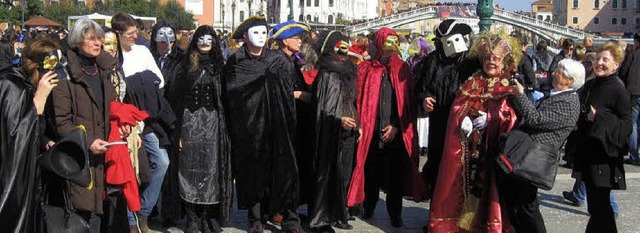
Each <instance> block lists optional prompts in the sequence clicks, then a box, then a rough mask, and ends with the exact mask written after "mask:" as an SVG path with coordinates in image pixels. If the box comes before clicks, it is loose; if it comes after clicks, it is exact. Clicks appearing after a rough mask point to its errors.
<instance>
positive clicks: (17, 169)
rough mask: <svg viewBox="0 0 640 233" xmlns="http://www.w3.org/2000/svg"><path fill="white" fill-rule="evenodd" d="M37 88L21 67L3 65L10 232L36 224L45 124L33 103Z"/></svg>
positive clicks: (1, 146) (0, 203)
mask: <svg viewBox="0 0 640 233" xmlns="http://www.w3.org/2000/svg"><path fill="white" fill-rule="evenodd" d="M10 64H11V63H7V65H10ZM3 65H5V64H3ZM34 91H35V90H34V88H33V87H32V86H31V84H30V83H29V82H28V81H27V79H26V78H24V77H23V76H22V74H20V72H19V71H18V69H17V68H13V67H11V66H5V67H3V68H0V98H1V99H2V101H1V102H0V161H2V162H0V179H1V181H0V190H2V192H1V193H0V226H2V229H3V231H6V232H33V231H34V229H32V227H34V225H35V223H36V222H35V221H34V220H35V218H34V217H33V210H34V209H35V208H36V205H37V203H36V201H35V200H36V198H35V197H36V189H35V187H36V177H37V176H36V174H37V173H36V158H37V153H38V148H39V146H38V144H39V143H38V141H39V137H40V135H41V132H40V131H39V130H38V129H40V128H41V127H40V126H39V122H40V120H39V119H38V115H37V113H36V108H35V106H34V105H33V94H34Z"/></svg>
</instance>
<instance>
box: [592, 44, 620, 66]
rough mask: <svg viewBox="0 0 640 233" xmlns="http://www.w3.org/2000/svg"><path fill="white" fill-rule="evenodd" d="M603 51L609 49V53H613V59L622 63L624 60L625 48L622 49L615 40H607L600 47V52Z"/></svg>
mask: <svg viewBox="0 0 640 233" xmlns="http://www.w3.org/2000/svg"><path fill="white" fill-rule="evenodd" d="M603 51H609V53H611V56H612V57H613V60H614V61H615V62H616V63H618V64H621V63H622V61H623V60H624V50H622V48H621V47H620V46H618V45H616V44H615V43H613V42H607V43H605V44H603V45H601V46H600V47H599V48H598V53H601V52H603Z"/></svg>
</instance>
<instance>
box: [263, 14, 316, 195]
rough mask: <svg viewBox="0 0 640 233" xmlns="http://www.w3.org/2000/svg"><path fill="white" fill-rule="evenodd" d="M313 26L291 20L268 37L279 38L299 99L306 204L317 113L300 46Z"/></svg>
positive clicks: (300, 158) (300, 155) (298, 136)
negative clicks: (304, 71) (304, 74)
mask: <svg viewBox="0 0 640 233" xmlns="http://www.w3.org/2000/svg"><path fill="white" fill-rule="evenodd" d="M310 29H311V28H310V27H309V26H308V25H306V24H305V23H299V22H296V21H293V20H289V21H287V22H284V23H280V24H278V25H276V26H274V27H273V30H271V32H270V33H269V37H271V38H272V39H275V40H276V43H277V44H278V48H279V50H278V52H279V53H280V55H282V56H284V57H286V61H287V65H288V66H289V70H290V73H291V77H290V79H291V82H293V97H294V99H295V101H296V135H295V137H294V138H295V148H296V160H297V162H298V170H299V171H301V172H300V174H299V177H300V202H299V204H304V203H307V202H308V201H309V198H310V196H311V184H312V180H311V161H310V157H311V154H312V153H313V151H312V147H313V138H314V130H313V126H314V123H313V119H314V112H313V108H312V106H311V93H310V92H311V83H306V82H305V80H304V77H303V75H302V71H301V68H302V65H303V64H302V60H300V58H299V56H300V54H299V53H298V52H300V48H301V47H302V38H301V37H302V36H306V35H305V34H306V33H307V32H309V30H310Z"/></svg>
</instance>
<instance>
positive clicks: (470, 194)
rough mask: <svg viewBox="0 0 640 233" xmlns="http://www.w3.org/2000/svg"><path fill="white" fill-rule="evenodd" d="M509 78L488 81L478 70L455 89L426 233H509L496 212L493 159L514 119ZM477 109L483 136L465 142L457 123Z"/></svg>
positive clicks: (501, 213)
mask: <svg viewBox="0 0 640 233" xmlns="http://www.w3.org/2000/svg"><path fill="white" fill-rule="evenodd" d="M509 78H510V77H508V76H505V77H502V78H498V77H496V78H491V79H489V78H485V77H484V76H483V74H482V73H480V72H479V73H476V74H474V75H473V76H472V77H471V78H469V79H468V80H467V81H465V82H464V83H463V84H462V85H461V86H460V88H459V89H458V92H457V96H456V98H455V100H454V102H453V106H452V107H451V112H450V114H449V121H448V122H449V123H448V126H447V131H446V137H445V138H446V139H445V147H444V148H446V149H445V151H444V152H443V155H442V162H441V164H440V168H441V169H440V170H439V173H438V179H437V183H436V187H435V190H434V194H433V198H432V200H431V206H430V215H429V232H510V229H511V227H510V224H509V223H508V220H507V219H505V218H504V216H506V211H505V210H502V208H500V201H499V194H498V189H497V186H496V180H495V174H494V171H495V169H494V168H495V167H494V161H493V158H494V157H495V156H497V153H498V150H497V144H498V143H497V142H498V139H499V136H500V134H501V133H504V132H508V131H510V130H511V129H513V128H514V127H515V125H516V121H517V118H516V113H515V110H514V109H513V108H512V107H511V104H510V102H509V101H508V95H510V93H511V89H512V88H511V86H510V85H509ZM504 84H506V85H504ZM478 110H480V111H485V112H487V121H488V127H487V128H485V129H484V130H483V131H484V132H481V131H478V130H477V129H474V130H473V132H472V134H471V138H470V139H467V137H465V136H463V133H462V131H461V130H460V123H461V122H462V120H463V119H464V117H466V116H469V115H474V111H478ZM472 119H473V118H472ZM480 138H482V139H480ZM480 140H482V142H483V143H478V141H480ZM474 145H479V147H477V148H475V149H474V148H473V146H474ZM476 172H477V174H476Z"/></svg>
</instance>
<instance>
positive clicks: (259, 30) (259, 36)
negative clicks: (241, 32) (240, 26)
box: [247, 25, 267, 47]
mask: <svg viewBox="0 0 640 233" xmlns="http://www.w3.org/2000/svg"><path fill="white" fill-rule="evenodd" d="M247 37H248V39H249V42H250V43H251V44H252V45H253V46H256V47H264V44H265V43H266V42H267V26H264V25H260V26H253V27H250V28H249V30H247Z"/></svg>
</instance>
